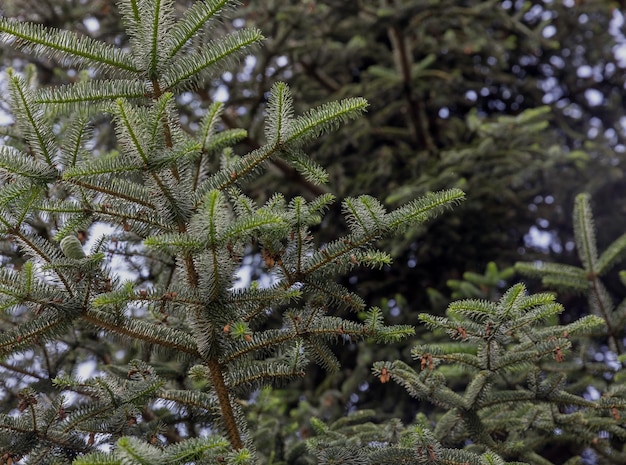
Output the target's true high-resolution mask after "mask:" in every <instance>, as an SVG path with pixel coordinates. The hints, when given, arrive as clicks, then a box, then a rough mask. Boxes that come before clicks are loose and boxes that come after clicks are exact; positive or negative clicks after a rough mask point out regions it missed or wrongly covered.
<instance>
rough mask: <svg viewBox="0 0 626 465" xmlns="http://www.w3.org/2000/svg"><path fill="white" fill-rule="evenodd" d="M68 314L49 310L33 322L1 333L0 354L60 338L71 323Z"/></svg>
mask: <svg viewBox="0 0 626 465" xmlns="http://www.w3.org/2000/svg"><path fill="white" fill-rule="evenodd" d="M68 313H69V312H66V313H64V314H63V313H61V312H59V311H58V310H56V309H49V310H48V311H47V312H45V313H44V314H42V315H41V316H39V317H38V318H35V319H34V320H31V321H28V322H26V323H23V324H20V325H19V326H18V327H17V328H14V329H11V330H9V331H4V332H2V333H1V334H0V354H1V355H7V354H10V353H13V352H17V351H19V350H21V349H22V348H25V347H32V345H33V344H36V343H38V342H41V341H47V340H52V339H54V338H56V337H61V336H62V335H63V334H64V332H65V330H66V329H67V327H68V326H69V325H70V323H71V316H70V315H68Z"/></svg>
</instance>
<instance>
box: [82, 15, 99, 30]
mask: <svg viewBox="0 0 626 465" xmlns="http://www.w3.org/2000/svg"><path fill="white" fill-rule="evenodd" d="M83 24H84V25H85V27H86V28H87V30H88V31H89V32H91V33H92V34H93V33H94V32H98V31H99V30H100V21H98V20H97V19H96V18H92V17H90V18H85V19H84V20H83Z"/></svg>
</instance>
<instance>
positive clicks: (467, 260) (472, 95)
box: [0, 0, 626, 420]
mask: <svg viewBox="0 0 626 465" xmlns="http://www.w3.org/2000/svg"><path fill="white" fill-rule="evenodd" d="M190 3H192V2H190V1H186V0H180V2H179V4H180V7H181V9H183V8H184V7H186V6H188V4H190ZM244 4H245V8H243V9H239V10H237V12H236V13H235V16H234V17H233V19H232V20H231V21H230V22H224V24H223V27H224V28H225V29H229V30H231V29H237V28H241V27H243V26H244V25H246V24H253V25H255V26H257V27H259V28H261V29H262V30H263V33H264V35H265V36H266V37H267V40H266V42H265V44H264V47H263V48H261V49H260V50H259V51H258V53H256V55H255V57H254V58H253V57H249V58H248V59H247V60H245V62H243V63H242V64H241V66H240V68H239V69H238V71H237V72H232V73H230V72H229V73H225V74H223V75H222V76H221V77H220V78H219V79H216V80H215V81H214V82H213V83H212V85H211V86H209V87H207V88H203V89H195V90H194V91H190V92H188V93H187V94H185V95H184V96H183V97H182V98H181V99H180V101H179V102H178V103H179V105H180V106H181V107H182V108H184V111H185V113H186V115H187V119H186V120H185V121H184V123H185V124H187V125H188V127H190V128H193V127H195V125H196V124H197V122H198V120H199V119H200V117H201V115H202V114H203V111H204V110H205V109H206V108H207V106H208V105H209V104H210V102H212V101H213V100H228V101H229V102H230V106H229V108H230V109H231V110H232V111H231V112H230V113H226V114H225V115H224V116H223V119H222V123H223V125H224V127H248V128H252V129H251V130H250V132H249V137H248V138H247V139H246V140H245V141H244V142H243V143H242V144H243V145H245V147H241V149H242V151H243V150H244V148H245V149H249V148H254V147H256V146H258V145H259V144H260V143H261V141H262V137H263V127H262V124H261V120H262V115H263V111H264V102H265V100H266V96H267V92H268V90H269V88H270V87H271V85H272V83H273V82H275V81H276V80H283V81H286V82H288V83H289V84H290V86H291V89H292V91H293V94H294V101H295V102H296V105H299V106H300V108H297V110H302V109H304V108H309V107H311V106H313V105H316V104H319V103H320V102H325V101H330V100H334V99H338V98H344V97H348V96H363V97H365V98H367V99H368V101H369V102H370V107H369V111H368V114H367V115H366V117H365V118H363V119H362V120H360V121H359V122H358V123H357V124H356V125H353V126H352V127H351V128H350V131H351V132H350V133H349V134H347V133H346V131H343V132H341V133H338V134H337V135H332V136H329V137H327V138H326V139H325V140H324V141H323V142H322V143H321V144H320V145H319V146H318V147H316V148H314V150H313V152H312V156H313V157H314V158H315V159H316V160H317V161H318V162H319V163H320V164H321V165H323V166H325V167H327V168H328V170H329V172H330V174H331V180H330V183H329V189H330V190H332V192H333V193H334V194H336V195H337V196H338V197H339V198H342V197H345V196H348V195H357V194H362V193H371V194H372V195H375V196H377V197H379V198H381V199H386V203H387V204H388V205H390V206H396V205H398V204H400V203H402V202H404V201H406V200H407V199H409V198H412V197H415V196H416V195H419V194H423V193H426V192H430V191H434V190H437V189H441V188H449V187H460V188H462V189H463V190H464V191H466V193H467V201H466V202H464V204H463V205H462V206H460V207H459V208H457V209H456V210H455V212H454V214H452V215H447V216H445V217H442V218H440V219H439V220H438V221H436V222H435V223H433V224H430V225H429V227H428V234H424V231H422V230H414V231H411V232H410V233H409V234H407V235H406V236H405V237H404V239H403V240H401V241H395V242H394V243H393V244H392V248H393V255H394V258H395V264H394V266H393V268H392V269H383V270H380V271H377V272H372V271H368V272H367V273H361V274H355V275H353V276H350V277H349V278H348V280H347V282H346V283H345V284H347V285H348V286H350V287H353V288H357V289H358V291H359V293H360V294H361V295H364V296H365V297H366V300H367V302H368V304H378V305H382V306H383V308H384V309H385V310H386V312H388V317H389V321H390V322H392V323H409V324H416V323H417V315H418V313H419V311H431V312H435V313H436V312H441V311H443V308H445V305H446V304H447V300H448V298H449V297H448V296H449V294H450V290H449V289H448V287H447V286H446V283H447V282H448V281H449V280H459V279H461V278H462V276H463V274H464V273H465V272H467V271H472V272H478V273H482V272H483V271H484V270H485V268H486V266H487V264H488V263H489V262H494V264H495V265H496V266H497V267H499V268H500V269H506V268H507V267H508V266H511V265H512V264H513V263H515V262H516V261H518V260H520V259H523V260H529V259H543V260H558V261H559V262H561V263H573V262H575V261H576V257H575V250H574V249H575V247H574V240H573V235H572V231H573V228H572V226H571V211H572V209H573V201H574V197H575V195H576V194H578V193H579V192H582V191H586V192H589V193H591V194H592V198H593V211H594V215H595V221H596V225H597V231H598V243H599V247H601V248H602V247H603V246H606V245H608V244H609V243H610V242H611V241H612V240H614V239H615V238H616V237H618V236H619V235H621V233H622V232H623V230H624V213H626V211H625V210H626V207H624V206H623V205H626V204H625V203H624V197H625V196H626V192H624V188H623V183H624V180H623V176H624V174H623V173H624V163H625V157H624V152H625V151H626V141H625V137H626V131H625V129H626V114H625V111H624V105H625V103H626V91H625V84H626V82H625V77H624V76H625V75H624V68H625V67H626V34H625V28H626V26H625V24H624V14H623V11H624V5H622V4H621V3H618V2H611V1H606V0H604V1H601V0H585V1H578V0H563V1H560V0H559V1H550V0H544V1H540V0H504V1H494V0H487V1H479V0H464V1H461V0H455V1H453V0H439V1H436V0H428V1H424V0H359V1H352V2H344V1H340V0H326V1H313V0H302V1H293V0H263V1H258V0H248V1H245V2H244ZM0 14H2V15H5V16H11V17H16V18H18V19H20V20H26V21H35V22H40V23H43V24H46V25H48V26H54V27H62V28H69V29H74V30H78V31H81V32H84V33H85V34H89V35H91V36H93V37H96V38H99V39H103V40H107V41H111V42H115V43H117V44H123V43H124V41H125V40H126V37H125V36H124V35H123V34H122V33H121V32H120V30H119V21H118V20H119V17H118V14H117V11H116V6H115V4H114V3H113V2H111V1H109V0H94V1H90V2H82V1H80V0H45V1H42V0H19V1H18V0H2V1H0ZM0 53H1V54H2V56H1V59H0V61H1V63H2V67H3V68H5V67H7V66H14V67H17V68H19V67H20V66H21V65H23V64H25V63H26V61H25V60H24V59H23V57H22V56H21V54H20V53H18V52H15V51H11V50H6V49H3V50H1V51H0ZM37 66H38V68H39V73H38V78H39V79H40V80H41V84H42V85H48V84H55V83H59V82H63V81H64V80H66V79H68V78H70V79H79V78H80V75H79V74H78V73H77V72H76V71H75V70H72V69H67V68H63V67H60V66H59V64H57V63H53V62H50V61H46V60H40V61H39V62H37ZM3 105H4V103H3ZM113 142H114V139H113V135H112V134H110V133H108V132H106V131H98V130H96V131H95V140H94V146H95V147H98V148H99V147H102V149H101V150H106V149H108V148H110V147H112V146H113ZM216 163H217V161H216ZM277 184H280V185H281V189H282V190H283V192H285V191H286V192H289V190H290V189H293V192H294V193H296V192H298V193H300V192H302V188H304V190H305V191H308V192H310V194H311V195H313V194H317V193H319V192H320V188H319V187H317V186H314V185H312V184H309V183H308V182H307V181H306V179H303V178H302V177H301V176H299V175H298V174H297V173H295V171H293V170H292V169H291V168H290V167H288V166H286V165H284V164H283V163H281V162H280V161H277V162H275V164H274V165H273V168H272V169H271V170H270V171H269V172H268V173H267V174H266V175H265V176H264V177H263V178H262V179H260V180H259V181H257V182H256V183H255V184H254V185H253V186H251V189H250V191H249V194H250V195H252V196H253V197H255V198H257V199H259V200H263V199H264V198H265V197H266V196H267V195H269V194H270V193H272V192H274V186H276V185H277ZM334 213H335V217H336V218H338V213H339V212H334ZM42 221H43V220H42ZM33 226H34V227H37V226H39V228H40V230H41V233H42V234H46V228H45V227H44V225H43V224H41V225H33ZM343 228H345V225H343V224H342V223H341V222H339V221H332V220H329V221H327V222H326V223H324V224H323V225H322V233H325V232H326V231H327V233H328V237H336V236H337V235H338V234H339V233H340V232H341V230H343ZM2 252H3V254H4V260H5V261H13V262H15V263H19V261H20V257H18V256H15V252H14V249H13V248H12V246H11V244H7V243H4V244H2ZM261 260H262V258H261V256H260V255H254V254H253V255H251V256H250V258H249V262H250V264H251V267H252V268H253V270H252V274H251V279H258V278H259V275H258V272H257V271H255V270H254V265H255V263H260V262H261ZM496 269H497V268H496ZM504 275H505V276H507V277H508V276H509V274H506V273H504ZM492 276H493V273H492ZM144 279H145V278H144ZM453 283H454V281H453ZM456 283H458V281H456ZM490 283H491V287H490V288H489V287H485V288H483V289H480V288H479V289H478V290H479V291H482V292H485V295H497V293H498V290H499V289H501V288H503V287H504V283H503V282H502V281H500V282H496V281H493V280H492V281H490ZM618 285H619V283H618V280H617V278H615V279H613V280H611V278H610V277H609V278H608V280H607V286H608V287H609V289H611V290H613V288H612V286H614V287H616V286H618ZM429 289H430V291H429ZM564 303H565V307H566V312H565V314H564V315H563V316H562V318H563V319H564V320H569V321H571V320H572V319H573V318H574V317H575V316H577V315H578V314H580V313H584V312H585V309H584V306H583V304H580V302H579V301H578V300H571V302H569V301H566V302H564ZM419 331H424V330H423V329H419ZM432 337H433V336H432V335H429V334H427V333H425V332H424V333H422V334H419V335H418V338H432ZM411 345H412V344H411V343H409V344H407V345H398V346H395V347H391V346H389V347H385V348H383V349H381V350H378V349H376V348H373V347H371V346H369V347H358V348H356V347H354V346H348V348H347V349H346V350H342V351H340V354H339V355H340V357H341V358H342V362H343V363H344V366H345V367H346V370H344V371H342V372H341V373H337V374H332V375H328V374H327V373H324V372H322V371H319V372H317V373H316V374H314V375H312V376H311V377H309V378H307V379H306V380H305V381H303V384H302V386H301V387H303V388H305V389H308V393H309V394H308V395H307V398H308V399H309V401H310V402H314V403H318V404H319V409H320V410H323V409H324V408H327V410H328V412H327V413H322V414H320V415H321V416H327V417H332V416H338V415H339V416H340V415H341V414H342V413H343V412H344V410H345V408H346V405H347V406H348V407H347V408H351V406H352V407H354V406H358V407H367V406H371V405H372V404H373V403H375V404H376V405H377V407H378V408H381V407H382V408H383V409H386V411H387V412H388V413H389V414H390V415H391V414H395V415H399V416H401V417H403V418H404V419H406V420H408V419H411V418H412V417H413V416H414V414H415V412H416V411H417V410H418V409H419V408H420V406H418V405H417V404H416V403H415V402H414V401H411V400H410V399H409V398H408V396H406V395H405V394H404V393H403V391H402V390H401V389H400V388H397V391H394V388H393V387H390V386H384V391H383V390H381V386H380V385H376V386H374V385H368V384H367V383H364V382H363V380H364V379H367V377H368V374H369V371H370V367H371V363H372V361H375V360H379V359H397V358H401V359H404V360H408V359H409V357H408V349H409V348H410V346H411ZM294 392H299V391H294ZM284 395H285V396H286V397H287V398H288V397H289V394H288V393H285V394H284ZM294 395H295V394H294ZM381 399H383V400H382V401H381ZM403 399H404V400H403ZM318 400H319V402H318ZM293 401H294V403H295V402H297V399H293ZM316 405H317V404H316ZM318 413H319V412H318Z"/></svg>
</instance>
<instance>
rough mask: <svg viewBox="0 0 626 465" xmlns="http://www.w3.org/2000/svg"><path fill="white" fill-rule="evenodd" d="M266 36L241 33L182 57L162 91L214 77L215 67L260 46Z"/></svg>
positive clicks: (168, 73)
mask: <svg viewBox="0 0 626 465" xmlns="http://www.w3.org/2000/svg"><path fill="white" fill-rule="evenodd" d="M262 38H263V36H262V35H261V32H260V31H259V30H257V29H242V30H240V31H237V32H235V33H233V34H229V35H228V36H226V37H224V38H222V39H218V40H214V41H211V42H209V43H208V44H207V45H206V47H204V48H203V50H202V51H197V52H192V53H189V54H186V55H183V56H181V57H179V58H177V59H174V61H173V62H172V63H171V65H170V66H169V68H168V70H166V71H165V72H164V73H163V76H162V83H163V85H162V87H163V88H164V89H165V90H168V91H172V90H174V89H175V88H179V87H181V86H182V85H185V84H190V82H189V81H191V84H192V85H193V84H195V83H196V82H199V81H202V80H204V79H205V78H206V77H208V76H209V75H211V74H214V73H215V72H216V71H217V70H216V65H217V64H218V63H220V64H221V63H223V64H224V65H226V64H227V63H228V62H229V61H232V60H233V59H234V58H235V57H236V56H238V55H241V54H243V52H244V51H245V50H246V49H248V48H249V47H250V46H251V45H254V44H256V43H257V42H259V41H260V40H261V39H262Z"/></svg>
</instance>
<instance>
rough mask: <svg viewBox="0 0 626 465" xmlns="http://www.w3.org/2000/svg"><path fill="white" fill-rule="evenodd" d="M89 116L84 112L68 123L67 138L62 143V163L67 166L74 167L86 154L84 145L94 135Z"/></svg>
mask: <svg viewBox="0 0 626 465" xmlns="http://www.w3.org/2000/svg"><path fill="white" fill-rule="evenodd" d="M88 120H89V118H88V117H87V116H85V115H84V114H82V113H78V114H77V116H76V117H74V118H71V119H70V121H69V122H68V125H67V131H66V133H65V136H66V137H65V138H64V139H63V141H62V143H61V159H60V161H61V163H62V165H63V166H64V167H65V168H73V167H74V166H75V165H76V163H77V162H78V160H79V157H80V156H81V154H84V152H83V150H84V145H85V143H86V142H87V141H88V140H89V139H90V137H91V136H92V131H91V130H90V128H89V127H88V126H87V121H88Z"/></svg>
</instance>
